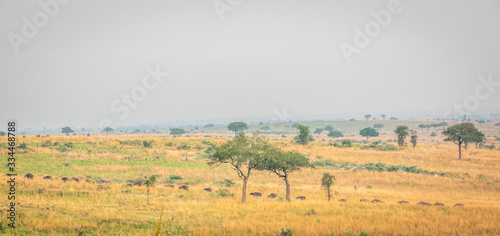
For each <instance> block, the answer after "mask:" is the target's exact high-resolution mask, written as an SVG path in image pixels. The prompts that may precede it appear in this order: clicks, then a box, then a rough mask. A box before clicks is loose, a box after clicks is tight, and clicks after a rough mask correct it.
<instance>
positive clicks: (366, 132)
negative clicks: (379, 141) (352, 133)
mask: <svg viewBox="0 0 500 236" xmlns="http://www.w3.org/2000/svg"><path fill="white" fill-rule="evenodd" d="M359 134H360V135H361V136H363V137H366V142H368V139H369V138H370V137H378V135H379V133H378V132H377V130H375V129H374V128H372V127H366V128H364V129H362V130H360V131H359Z"/></svg>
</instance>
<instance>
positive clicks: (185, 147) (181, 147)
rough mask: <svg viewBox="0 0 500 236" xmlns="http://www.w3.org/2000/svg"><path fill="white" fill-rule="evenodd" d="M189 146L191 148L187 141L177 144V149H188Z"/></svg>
mask: <svg viewBox="0 0 500 236" xmlns="http://www.w3.org/2000/svg"><path fill="white" fill-rule="evenodd" d="M190 148H191V146H190V145H189V144H187V143H181V145H179V146H177V149H179V150H180V149H184V150H186V149H190Z"/></svg>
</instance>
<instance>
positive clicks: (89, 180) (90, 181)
mask: <svg viewBox="0 0 500 236" xmlns="http://www.w3.org/2000/svg"><path fill="white" fill-rule="evenodd" d="M85 182H87V183H92V184H93V183H95V181H93V180H91V179H86V180H85Z"/></svg>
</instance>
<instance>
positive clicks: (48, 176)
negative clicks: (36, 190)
mask: <svg viewBox="0 0 500 236" xmlns="http://www.w3.org/2000/svg"><path fill="white" fill-rule="evenodd" d="M43 179H52V176H50V175H47V176H45V177H43Z"/></svg>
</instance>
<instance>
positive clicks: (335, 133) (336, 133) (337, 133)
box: [328, 130, 344, 138]
mask: <svg viewBox="0 0 500 236" xmlns="http://www.w3.org/2000/svg"><path fill="white" fill-rule="evenodd" d="M328 137H331V138H340V137H344V134H342V132H340V131H338V130H334V131H330V133H328Z"/></svg>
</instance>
